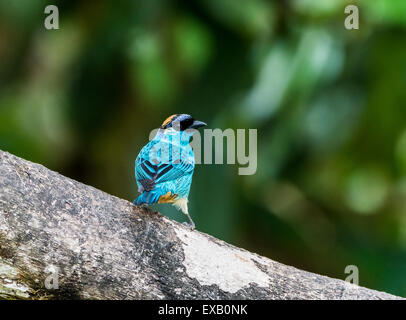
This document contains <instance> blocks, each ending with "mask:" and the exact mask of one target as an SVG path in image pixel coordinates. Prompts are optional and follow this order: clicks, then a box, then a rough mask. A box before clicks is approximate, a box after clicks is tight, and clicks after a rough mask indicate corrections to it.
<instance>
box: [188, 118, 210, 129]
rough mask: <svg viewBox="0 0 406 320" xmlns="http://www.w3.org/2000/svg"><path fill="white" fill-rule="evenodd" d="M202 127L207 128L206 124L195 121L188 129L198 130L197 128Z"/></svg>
mask: <svg viewBox="0 0 406 320" xmlns="http://www.w3.org/2000/svg"><path fill="white" fill-rule="evenodd" d="M204 126H207V124H206V123H204V122H202V121H198V120H195V121H193V123H192V125H191V126H190V128H191V129H198V128H200V127H204Z"/></svg>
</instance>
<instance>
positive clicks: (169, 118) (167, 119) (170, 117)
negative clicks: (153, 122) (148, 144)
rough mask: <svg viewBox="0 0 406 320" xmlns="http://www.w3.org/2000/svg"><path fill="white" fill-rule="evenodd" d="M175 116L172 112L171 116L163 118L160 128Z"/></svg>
mask: <svg viewBox="0 0 406 320" xmlns="http://www.w3.org/2000/svg"><path fill="white" fill-rule="evenodd" d="M174 116H176V114H173V115H171V116H169V117H168V118H166V119H165V121H164V122H163V123H162V126H161V127H162V128H163V127H165V126H166V125H167V124H168V123H169V122H171V121H172V119H173V117H174Z"/></svg>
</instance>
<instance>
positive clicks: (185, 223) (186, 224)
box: [182, 221, 195, 230]
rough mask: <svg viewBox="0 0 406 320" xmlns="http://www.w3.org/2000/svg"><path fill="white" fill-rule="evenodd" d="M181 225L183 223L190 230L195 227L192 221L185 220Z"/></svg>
mask: <svg viewBox="0 0 406 320" xmlns="http://www.w3.org/2000/svg"><path fill="white" fill-rule="evenodd" d="M182 224H183V225H185V226H186V227H188V228H189V229H190V230H194V229H195V224H194V223H187V222H186V221H185V222H183V223H182Z"/></svg>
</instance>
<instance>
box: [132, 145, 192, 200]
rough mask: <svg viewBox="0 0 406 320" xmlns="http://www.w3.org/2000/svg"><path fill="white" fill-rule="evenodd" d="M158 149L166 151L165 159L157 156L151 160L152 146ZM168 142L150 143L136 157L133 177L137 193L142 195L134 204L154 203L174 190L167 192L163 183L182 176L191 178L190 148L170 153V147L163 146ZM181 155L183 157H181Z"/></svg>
mask: <svg viewBox="0 0 406 320" xmlns="http://www.w3.org/2000/svg"><path fill="white" fill-rule="evenodd" d="M158 143H159V144H160V145H158V147H160V148H161V149H162V150H167V151H168V153H169V155H168V154H167V157H166V158H165V157H163V156H158V157H156V158H155V157H154V158H155V159H153V160H151V159H150V157H151V152H150V151H151V148H153V147H154V146H157V144H158ZM163 144H168V142H165V141H164V142H163V141H154V140H153V141H151V142H150V143H149V144H147V145H146V146H145V147H144V148H143V149H142V150H141V152H140V154H139V155H138V157H137V159H136V162H135V176H136V179H137V184H138V187H139V191H140V192H143V194H142V195H141V196H140V197H139V198H138V199H137V200H136V201H135V203H136V204H141V203H149V204H151V203H156V202H158V200H159V197H160V196H161V195H164V194H166V193H167V192H168V191H171V192H172V193H173V192H175V191H174V190H167V188H165V187H164V186H165V182H168V181H174V180H177V179H179V178H182V177H184V176H191V175H192V174H193V170H194V155H193V151H192V148H191V147H190V146H189V145H188V146H186V147H183V148H186V149H184V150H181V151H183V152H178V153H176V152H174V153H172V150H171V148H172V146H171V145H170V144H169V145H164V146H163ZM181 155H183V157H182V156H181Z"/></svg>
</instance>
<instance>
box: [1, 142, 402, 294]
mask: <svg viewBox="0 0 406 320" xmlns="http://www.w3.org/2000/svg"><path fill="white" fill-rule="evenodd" d="M0 298H3V299H395V298H398V297H395V296H393V295H390V294H387V293H383V292H378V291H374V290H370V289H366V288H363V287H358V286H356V285H352V284H349V283H346V282H344V281H341V280H337V279H331V278H328V277H325V276H321V275H317V274H313V273H310V272H305V271H301V270H298V269H296V268H293V267H289V266H285V265H283V264H280V263H278V262H274V261H272V260H270V259H268V258H265V257H262V256H259V255H257V254H254V253H251V252H248V251H246V250H243V249H240V248H236V247H234V246H232V245H230V244H227V243H225V242H223V241H221V240H218V239H215V238H213V237H211V236H209V235H207V234H204V233H201V232H199V231H197V230H194V231H191V230H189V229H188V228H187V227H185V226H183V225H181V224H179V223H177V222H174V221H171V220H169V219H168V218H166V217H164V216H162V215H161V214H159V213H157V212H153V211H151V210H149V209H147V208H141V207H136V206H134V205H133V204H132V203H130V202H128V201H126V200H122V199H119V198H117V197H114V196H111V195H109V194H106V193H104V192H102V191H100V190H97V189H95V188H93V187H90V186H87V185H84V184H82V183H79V182H77V181H74V180H72V179H69V178H66V177H64V176H62V175H60V174H58V173H56V172H53V171H51V170H48V169H47V168H45V167H43V166H41V165H39V164H35V163H31V162H29V161H26V160H23V159H20V158H18V157H16V156H13V155H11V154H9V153H6V152H3V151H1V150H0Z"/></svg>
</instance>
